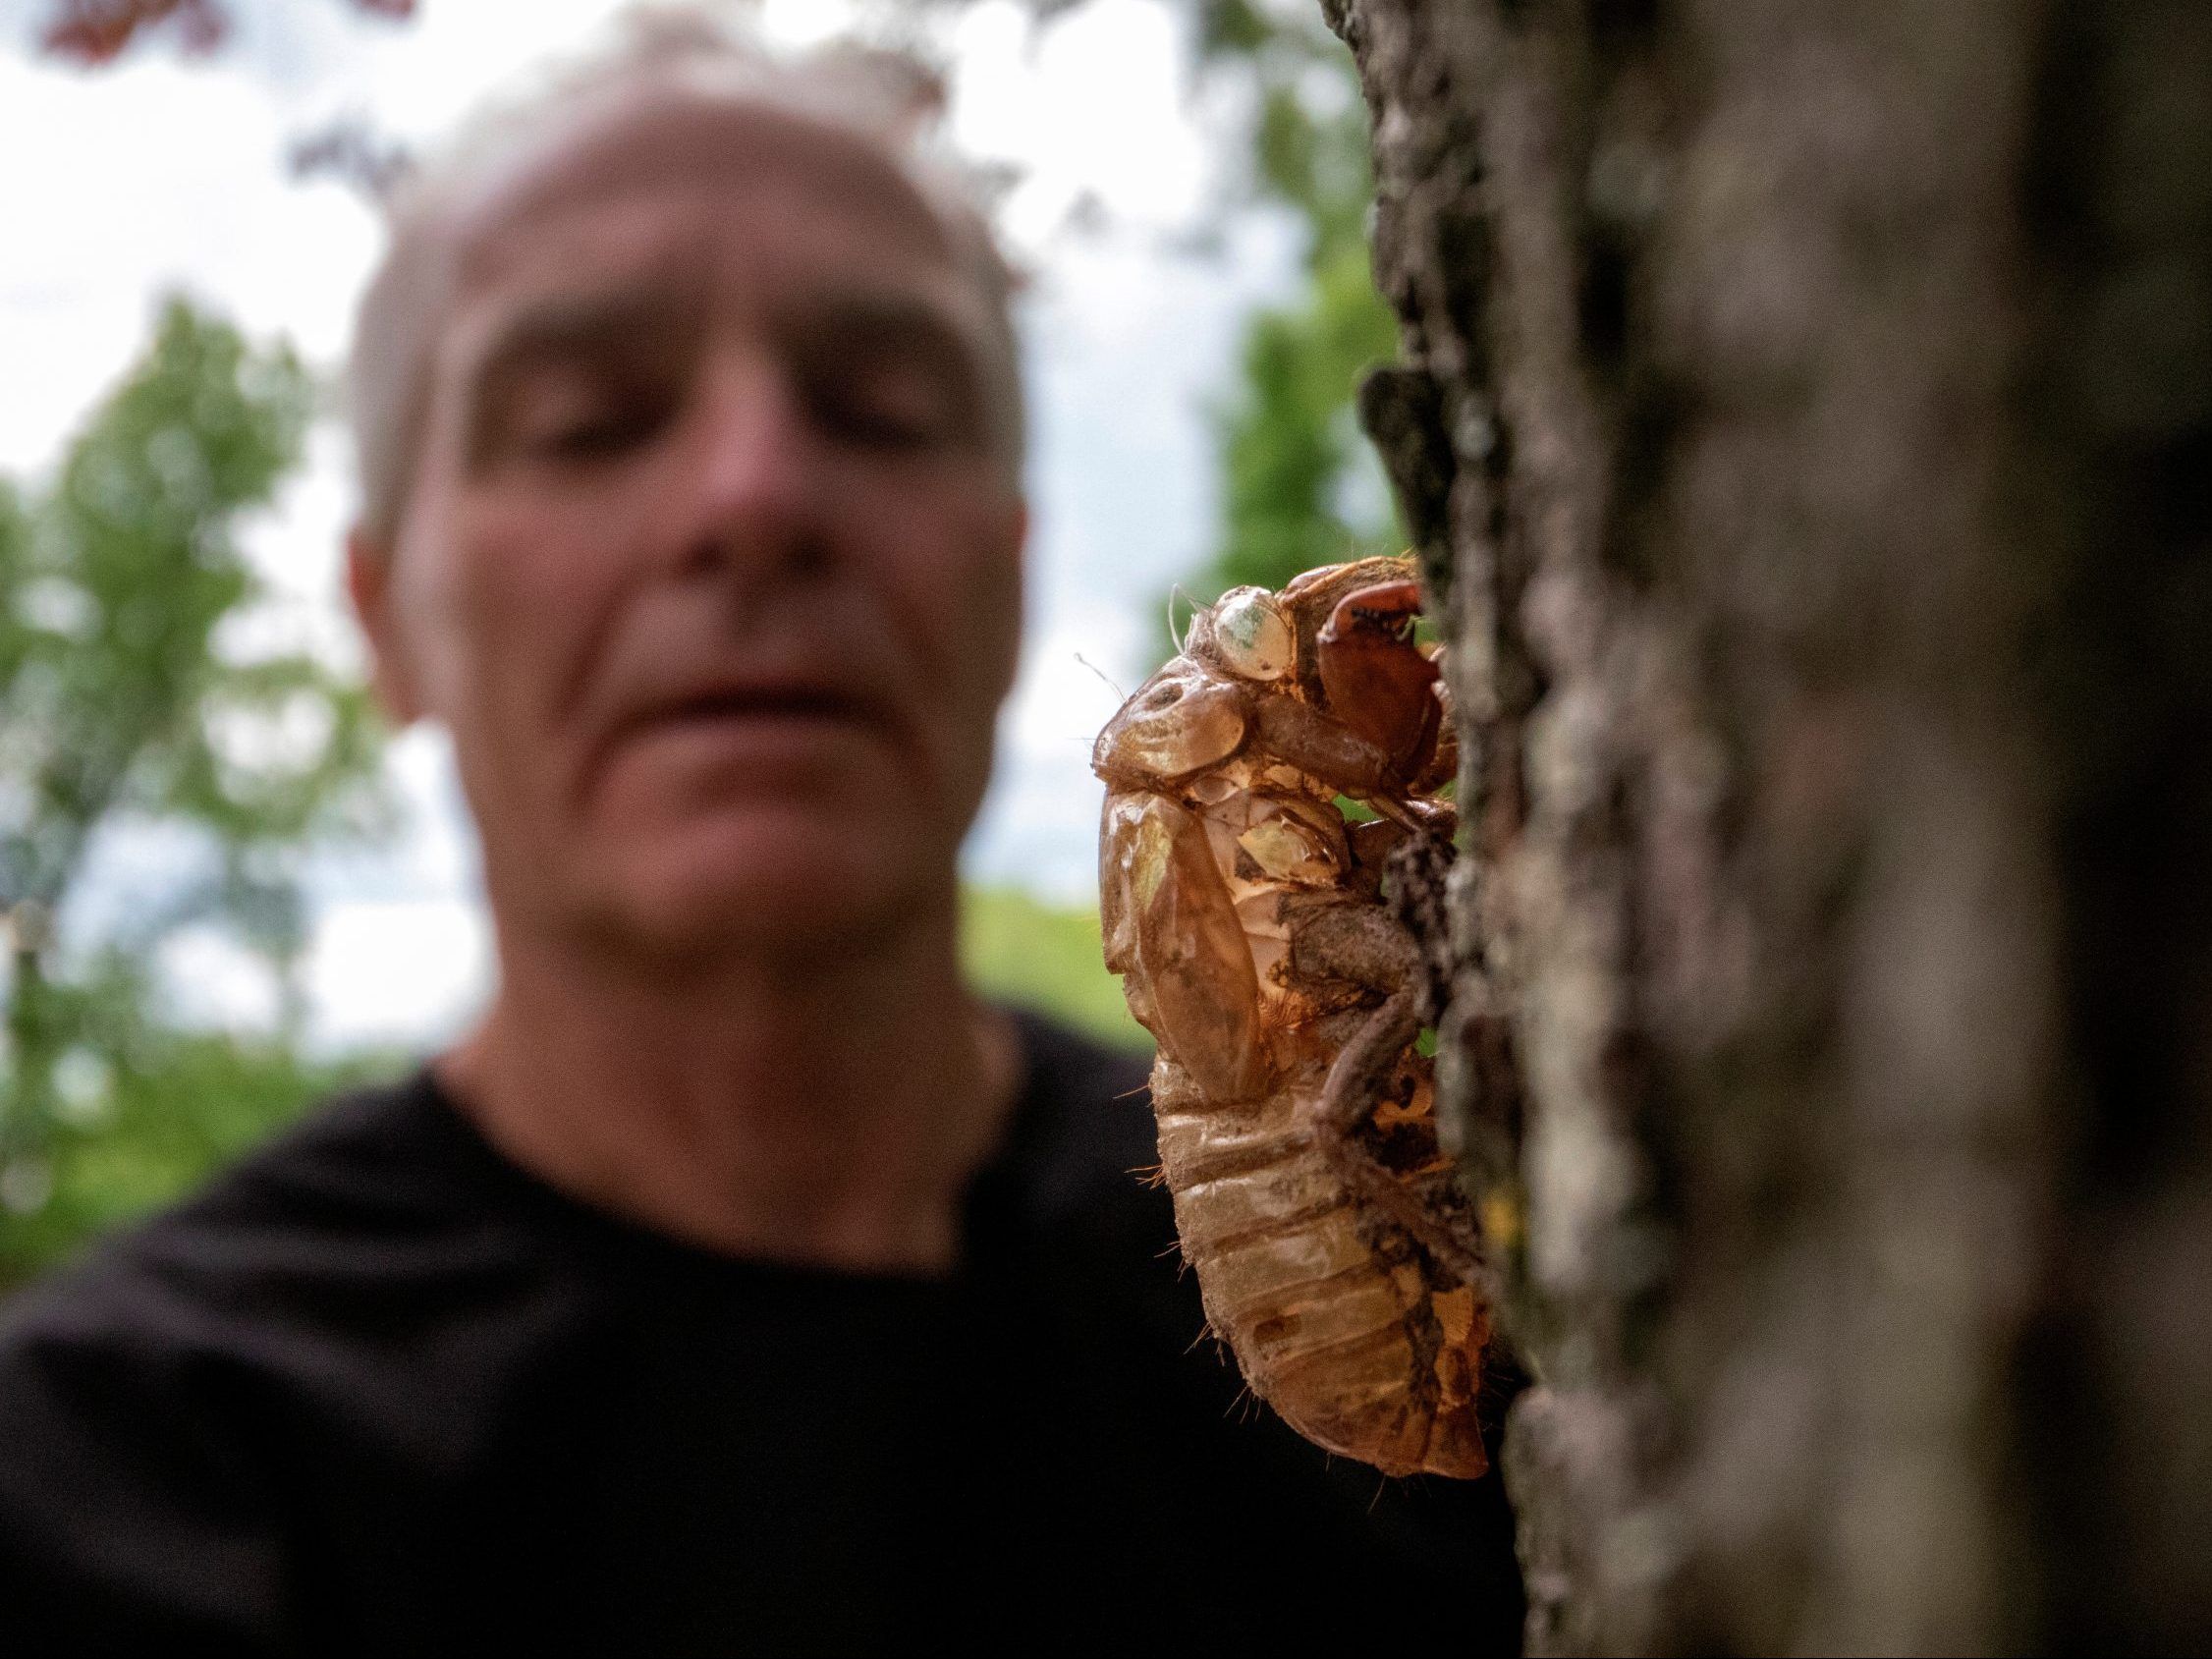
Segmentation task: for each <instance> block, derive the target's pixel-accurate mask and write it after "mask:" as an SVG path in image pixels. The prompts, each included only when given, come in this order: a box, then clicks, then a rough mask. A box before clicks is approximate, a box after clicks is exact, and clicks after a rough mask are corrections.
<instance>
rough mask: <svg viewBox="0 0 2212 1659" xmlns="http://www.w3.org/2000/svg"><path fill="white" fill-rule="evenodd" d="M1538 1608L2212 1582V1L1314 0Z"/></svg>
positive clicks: (2098, 1625) (1842, 1626) (2025, 1640)
mask: <svg viewBox="0 0 2212 1659" xmlns="http://www.w3.org/2000/svg"><path fill="white" fill-rule="evenodd" d="M1321 4H1322V6H1323V9H1324V11H1325V12H1326V13H1327V15H1328V18H1329V22H1330V23H1331V25H1332V26H1333V27H1334V28H1336V29H1337V30H1338V32H1339V33H1340V34H1342V35H1343V36H1344V38H1345V39H1346V40H1347V41H1348V42H1349V44H1350V45H1351V47H1352V49H1353V51H1354V53H1355V56H1356V58H1357V60H1358V63H1359V68H1360V71H1361V75H1362V79H1363V83H1364V85H1365V90H1366V94H1367V98H1368V102H1369V106H1370V112H1371V114H1372V116H1373V119H1374V133H1375V138H1374V152H1375V164H1376V177H1377V190H1378V200H1377V204H1376V217H1375V224H1374V251H1375V264H1376V272H1377V278H1378V281H1379V283H1380V285H1381V287H1382V289H1383V291H1384V293H1385V294H1386V295H1387V296H1388V297H1389V299H1390V300H1391V301H1392V302H1393V304H1395V305H1396V307H1397V309H1398V311H1399V313H1400V315H1401V317H1402V319H1403V322H1404V352H1403V360H1402V362H1401V363H1400V364H1399V365H1397V366H1395V367H1393V368H1388V369H1385V370H1382V371H1380V372H1378V373H1377V374H1376V376H1375V377H1374V378H1373V379H1372V380H1371V381H1370V382H1369V384H1368V385H1367V387H1366V388H1365V389H1364V391H1363V394H1362V411H1363V415H1364V416H1365V418H1366V422H1367V425H1368V429H1369V431H1370V433H1371V434H1372V435H1373V436H1374V437H1375V439H1376V441H1377V444H1378V447H1379V448H1380V449H1381V450H1382V452H1383V454H1384V456H1385V459H1386V462H1387V463H1388V465H1389V467H1390V470H1391V471H1392V474H1393V476H1394V478H1395V480H1396V482H1397V485H1398V489H1399V493H1400V499H1401V503H1402V506H1403V508H1404V511H1405V519H1406V523H1407V524H1408V525H1409V527H1410V530H1411V532H1412V534H1413V535H1414V536H1415V538H1416V539H1417V542H1418V544H1419V550H1420V552H1421V555H1422V558H1423V562H1424V567H1425V569H1426V572H1427V574H1428V577H1429V580H1430V582H1431V585H1432V588H1433V590H1434V591H1433V592H1432V595H1431V597H1432V602H1433V603H1435V604H1436V605H1437V606H1438V607H1439V609H1440V613H1441V614H1443V615H1445V616H1446V617H1447V619H1448V624H1449V629H1448V632H1449V636H1450V638H1451V640H1452V643H1453V646H1454V653H1453V657H1452V663H1451V671H1452V677H1453V684H1454V688H1455V691H1456V693H1457V697H1458V705H1459V710H1460V717H1461V724H1462V728H1463V740H1464V743H1465V751H1464V752H1465V768H1464V772H1463V776H1462V779H1461V783H1460V791H1461V799H1462V803H1463V816H1464V818H1465V821H1466V822H1467V824H1468V825H1469V830H1468V833H1467V837H1466V851H1465V856H1464V857H1462V859H1461V863H1460V868H1459V869H1458V870H1457V871H1456V872H1455V876H1454V889H1453V895H1454V902H1453V912H1454V915H1453V927H1454V936H1453V939H1452V941H1451V945H1452V949H1453V955H1454V962H1455V964H1456V977H1455V981H1454V994H1453V998H1452V1004H1451V1008H1450V1010H1449V1013H1448V1015H1447V1018H1446V1020H1445V1023H1444V1028H1443V1032H1442V1036H1443V1042H1444V1048H1443V1054H1444V1060H1445V1083H1446V1091H1447V1093H1448V1095H1449V1101H1448V1107H1449V1110H1450V1114H1451V1122H1452V1124H1453V1126H1454V1129H1455V1131H1456V1133H1457V1134H1458V1137H1459V1145H1460V1148H1461V1150H1462V1154H1463V1157H1464V1161H1465V1169H1466V1174H1467V1178H1468V1181H1469V1184H1470V1186H1471V1187H1472V1189H1474V1192H1475V1195H1476V1197H1477V1200H1478V1202H1479V1203H1480V1206H1481V1209H1482V1213H1483V1215H1484V1217H1485V1220H1486V1223H1487V1225H1488V1227H1489V1230H1490V1235H1491V1239H1492V1244H1493V1247H1494V1251H1495V1262H1494V1274H1495V1280H1496V1283H1495V1285H1494V1287H1493V1290H1494V1294H1495V1296H1496V1299H1497V1300H1498V1302H1499V1305H1500V1307H1501V1308H1502V1310H1503V1314H1504V1319H1505V1323H1506V1328H1507V1329H1508V1331H1509V1332H1510V1334H1511V1336H1512V1338H1513V1340H1514V1341H1515V1343H1516V1344H1517V1345H1518V1347H1519V1348H1520V1349H1521V1353H1522V1355H1523V1356H1524V1359H1525V1361H1526V1362H1527V1364H1528V1366H1529V1368H1530V1370H1531V1372H1532V1374H1533V1376H1534V1378H1535V1384H1534V1386H1533V1387H1532V1388H1531V1389H1530V1390H1529V1391H1528V1392H1527V1393H1526V1394H1525V1395H1524V1396H1522V1397H1521V1400H1520V1402H1519V1403H1518V1404H1517V1405H1516V1406H1515V1407H1514V1408H1513V1410H1512V1414H1511V1416H1510V1418H1509V1422H1508V1428H1507V1476H1508V1480H1509V1484H1510V1488H1511V1491H1512V1493H1513V1497H1514V1501H1515V1504H1516V1506H1517V1510H1518V1513H1519V1515H1520V1517H1521V1551H1522V1558H1523V1562H1524V1565H1525V1567H1526V1570H1527V1574H1528V1581H1529V1589H1530V1601H1531V1611H1530V1623H1529V1630H1528V1636H1529V1641H1530V1645H1531V1647H1532V1648H1534V1649H1535V1650H1538V1651H1550V1652H1564V1651H1578V1650H1588V1649H1605V1650H1625V1651H1668V1650H1684V1649H1703V1648H1721V1649H1733V1650H1744V1649H1750V1650H1759V1651H1766V1650H1784V1649H1796V1650H1804V1649H1812V1650H1816V1651H1819V1650H1827V1651H1834V1650H1838V1649H1866V1648H1873V1649H1954V1650H1976V1649H1993V1648H2007V1647H2014V1646H2018V1645H2021V1644H2030V1645H2036V1646H2081V1645H2091V1644H2093V1645H2097V1646H2100V1647H2101V1646H2105V1645H2118V1646H2120V1647H2124V1648H2131V1649H2144V1648H2150V1649H2157V1648H2174V1647H2185V1646H2188V1645H2192V1644H2194V1645H2202V1644H2203V1643H2204V1642H2205V1640H2206V1638H2207V1637H2208V1636H2212V1111H2208V1110H2207V1108H2208V1106H2212V1098H2208V1097H2212V752H2208V746H2207V738H2208V736H2212V558H2208V557H2207V555H2208V554H2212V538H2208V533H2207V515H2206V490H2207V480H2208V479H2212V186H2208V185H2207V181H2208V180H2212V7H2206V6H2203V5H2199V4H2194V3H2192V0H2178V3H2174V4H2164V5H2161V4H2149V3H2123V0H2100V3H2083V4H2069V5H2064V6H2061V5H2058V4H2055V3H2053V4H2041V5H2037V4H2025V3H2022V4H2001V3H1997V0H1946V3H1945V4H1941V5H1930V4H1922V3H1919V0H1889V3H1886V4H1885V3H1880V0H1876V3H1868V0H1800V3H1794V4H1792V5H1788V6H1773V5H1769V4H1765V3H1763V0H1690V3H1686V4H1682V5H1675V6H1664V5H1653V4H1646V3H1631V0H1618V3H1613V4H1604V3H1600V0H1580V3H1575V0H1519V3H1514V0H1321Z"/></svg>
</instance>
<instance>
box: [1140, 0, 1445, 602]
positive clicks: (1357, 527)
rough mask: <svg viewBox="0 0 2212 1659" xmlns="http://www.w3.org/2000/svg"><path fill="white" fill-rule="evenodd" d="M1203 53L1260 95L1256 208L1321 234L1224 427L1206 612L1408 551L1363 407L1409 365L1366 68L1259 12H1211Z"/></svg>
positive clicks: (1202, 579)
mask: <svg viewBox="0 0 2212 1659" xmlns="http://www.w3.org/2000/svg"><path fill="white" fill-rule="evenodd" d="M1198 39H1199V45H1200V49H1201V53H1202V55H1203V59H1204V62H1205V64H1206V66H1207V68H1208V69H1209V71H1210V72H1212V73H1216V74H1237V75H1242V76H1244V78H1245V79H1246V80H1247V81H1248V83H1249V84H1250V86H1251V88H1252V92H1253V96H1254V100H1255V103H1254V108H1255V111H1256V113H1255V116H1254V119H1253V123H1252V129H1251V176H1250V186H1249V189H1250V194H1251V196H1252V198H1253V199H1255V200H1258V201H1261V202H1266V203H1270V204H1273V205H1274V206H1276V207H1278V208H1287V209H1289V210H1291V211H1292V212H1294V213H1296V214H1297V215H1298V217H1299V219H1300V221H1301V222H1302V225H1303V228H1304V231H1305V235H1306V253H1305V283H1304V287H1303V289H1302V291H1301V292H1300V294H1298V295H1297V296H1296V297H1295V298H1294V299H1292V300H1291V301H1289V302H1288V303H1286V304H1281V305H1276V306H1270V307H1267V308H1265V309H1262V310H1260V311H1258V312H1256V313H1254V314H1253V315H1252V316H1251V317H1250V318H1249V319H1248V320H1247V322H1246V323H1245V325H1244V346H1243V354H1242V363H1241V372H1240V377H1239V380H1238V383H1237V385H1236V387H1235V389H1234V391H1233V392H1232V394H1231V395H1230V397H1229V398H1228V399H1227V400H1226V401H1225V402H1224V404H1223V406H1222V407H1221V409H1220V410H1219V411H1218V412H1217V415H1216V417H1215V422H1216V433H1217V439H1216V441H1217V443H1218V444H1219V448H1220V455H1221V462H1222V524H1221V531H1220V539H1219V542H1218V544H1217V546H1216V549H1215V552H1214V555H1213V557H1212V558H1211V559H1210V560H1209V561H1208V562H1207V564H1206V565H1205V567H1204V568H1203V569H1202V570H1200V571H1198V572H1196V573H1194V574H1193V575H1192V577H1191V578H1190V579H1189V580H1188V581H1186V582H1184V583H1183V586H1184V587H1185V589H1186V590H1187V591H1189V593H1190V594H1191V595H1192V597H1194V598H1195V599H1196V600H1198V601H1199V602H1200V603H1207V602H1210V601H1211V600H1212V599H1213V598H1214V597H1215V596H1216V595H1218V594H1219V593H1220V592H1221V591H1222V590H1223V589H1225V588H1228V587H1234V586H1238V585H1241V584H1243V583H1247V582H1249V583H1256V584H1257V585H1259V586H1263V587H1281V586H1282V585H1283V584H1284V583H1285V582H1287V581H1290V580H1291V578H1293V577H1294V576H1296V575H1298V574H1299V573H1300V571H1305V570H1310V569H1312V568H1313V567H1314V566H1316V565H1325V564H1331V563H1334V562H1336V561H1338V560H1342V559H1353V558H1360V557H1363V556H1365V555H1367V554H1370V553H1383V552H1393V551H1396V550H1397V549H1398V547H1400V546H1401V545H1402V542H1403V538H1402V537H1401V535H1400V533H1399V529H1398V526H1397V524H1396V521H1395V516H1394V515H1393V514H1392V513H1391V511H1390V509H1389V506H1388V504H1387V499H1386V497H1384V496H1383V494H1382V493H1381V492H1379V491H1373V492H1368V493H1369V495H1370V496H1371V497H1372V499H1371V500H1370V501H1368V502H1362V501H1361V500H1360V499H1359V496H1360V493H1361V492H1360V491H1358V490H1357V489H1356V487H1355V485H1356V483H1357V481H1358V477H1357V475H1358V473H1359V471H1360V470H1361V469H1363V468H1370V467H1372V465H1373V463H1372V461H1371V458H1370V456H1369V452H1368V450H1367V447H1366V439H1365V438H1364V437H1363V436H1362V435H1361V434H1360V432H1359V429H1358V424H1357V419H1356V416H1355V409H1354V404H1355V397H1356V394H1357V390H1358V383H1359V377H1360V374H1361V373H1362V372H1363V371H1364V370H1365V369H1367V368H1368V367H1369V366H1371V365H1373V364H1375V363H1378V362H1385V361H1388V360H1390V359H1392V358H1393V357H1395V356H1396V354H1397V347H1398V334H1397V320H1396V318H1395V317H1394V316H1393V315H1392V313H1391V311H1390V308H1389V306H1388V305H1387V304H1384V302H1383V300H1382V298H1381V297H1380V296H1379V295H1378V294H1377V293H1376V292H1375V287H1374V283H1373V280H1372V278H1371V276H1370V273H1369V268H1368V259H1367V242H1366V214H1367V206H1368V202H1369V200H1370V199H1371V196H1372V189H1371V184H1370V178H1369V169H1368V161H1367V127H1366V117H1365V112H1364V109H1363V106H1362V105H1361V103H1360V99H1359V92H1358V85H1357V79H1356V75H1355V70H1354V67H1353V63H1352V57H1351V54H1350V53H1349V52H1348V51H1346V50H1345V48H1344V46H1343V44H1342V43H1341V42H1339V41H1338V40H1337V39H1336V38H1335V37H1334V36H1333V35H1331V34H1329V33H1328V31H1327V30H1326V29H1325V28H1323V27H1322V26H1321V24H1320V21H1319V19H1318V16H1317V15H1311V14H1310V10H1309V9H1301V10H1300V11H1297V12H1278V11H1275V10H1263V9H1262V8H1260V7H1258V6H1256V5H1253V4H1251V3H1250V0H1203V3H1201V4H1200V5H1199V7H1198ZM1164 645H1165V642H1164V641H1163V646H1164Z"/></svg>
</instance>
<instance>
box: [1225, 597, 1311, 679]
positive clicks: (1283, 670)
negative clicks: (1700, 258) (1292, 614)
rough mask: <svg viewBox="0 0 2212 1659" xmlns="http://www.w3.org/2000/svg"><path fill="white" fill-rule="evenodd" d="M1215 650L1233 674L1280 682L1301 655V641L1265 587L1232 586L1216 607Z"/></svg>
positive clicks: (1246, 677) (1245, 677)
mask: <svg viewBox="0 0 2212 1659" xmlns="http://www.w3.org/2000/svg"><path fill="white" fill-rule="evenodd" d="M1212 620H1213V640H1214V648H1215V649H1216V650H1218V651H1219V652H1220V653H1221V660H1222V664H1223V666H1225V667H1226V668H1227V669H1228V670H1229V671H1230V672H1231V673H1232V674H1236V675H1239V676H1241V677H1243V678H1244V679H1246V680H1280V679H1282V678H1283V676H1284V675H1286V674H1288V673H1290V671H1291V666H1292V664H1293V663H1294V662H1295V661H1296V659H1297V656H1298V638H1297V636H1296V635H1294V634H1293V633H1292V632H1291V625H1290V623H1289V622H1288V621H1286V620H1285V618H1284V616H1283V613H1282V612H1281V611H1280V610H1278V609H1277V608H1276V605H1275V596H1274V595H1273V594H1272V593H1270V592H1268V591H1267V589H1266V588H1264V587H1233V588H1231V589H1230V590H1229V591H1228V592H1227V593H1224V594H1223V595H1222V596H1221V599H1220V601H1219V602H1218V603H1217V604H1216V605H1215V606H1214V608H1213V618H1212Z"/></svg>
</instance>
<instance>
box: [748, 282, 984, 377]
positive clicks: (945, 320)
mask: <svg viewBox="0 0 2212 1659" xmlns="http://www.w3.org/2000/svg"><path fill="white" fill-rule="evenodd" d="M791 321H792V324H793V325H794V327H795V328H796V330H797V331H798V332H801V333H802V334H804V335H806V336H808V337H810V338H813V339H817V340H826V341H828V342H831V343H838V342H851V343H864V344H868V345H886V344H888V345H912V346H917V347H920V348H922V349H924V350H926V351H929V352H932V353H941V354H943V355H945V356H946V357H948V358H955V359H960V360H961V361H962V362H963V364H964V365H968V366H972V365H973V364H974V362H975V361H976V360H977V359H979V358H980V356H981V347H980V343H979V342H978V341H977V340H976V339H975V337H974V335H973V334H972V332H971V331H970V330H968V328H966V327H964V326H963V324H962V319H961V318H959V317H958V316H956V315H954V314H953V313H952V312H950V311H949V310H948V308H947V307H946V306H944V305H942V304H937V303H935V302H933V301H931V300H928V299H925V298H923V297H921V296H918V295H912V294H902V293H887V292H875V291H870V290H856V289H846V290H832V291H830V292H828V293H824V294H817V295H813V296H810V297H809V298H808V299H807V301H806V302H805V304H804V305H803V307H802V309H801V310H800V311H799V313H798V314H797V315H795V316H794V317H793V318H792V319H791Z"/></svg>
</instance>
